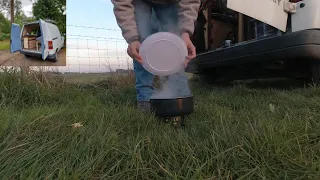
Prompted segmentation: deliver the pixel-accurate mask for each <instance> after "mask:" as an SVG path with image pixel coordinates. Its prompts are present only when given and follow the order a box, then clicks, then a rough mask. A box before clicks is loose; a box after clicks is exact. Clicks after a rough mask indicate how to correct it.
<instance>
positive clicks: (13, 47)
mask: <svg viewBox="0 0 320 180" xmlns="http://www.w3.org/2000/svg"><path fill="white" fill-rule="evenodd" d="M20 34H21V28H20V25H19V24H14V23H12V25H11V36H10V52H11V53H15V52H17V51H20V50H21V37H20Z"/></svg>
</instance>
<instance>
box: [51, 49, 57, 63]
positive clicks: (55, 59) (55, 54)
mask: <svg viewBox="0 0 320 180" xmlns="http://www.w3.org/2000/svg"><path fill="white" fill-rule="evenodd" d="M52 61H53V62H57V61H58V50H57V51H56V53H54V56H53V58H52Z"/></svg>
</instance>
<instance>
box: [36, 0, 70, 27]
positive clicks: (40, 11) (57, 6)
mask: <svg viewBox="0 0 320 180" xmlns="http://www.w3.org/2000/svg"><path fill="white" fill-rule="evenodd" d="M65 11H66V0H37V1H35V2H34V3H33V8H32V13H33V15H34V16H35V18H37V19H51V20H54V21H56V22H57V26H58V27H59V29H60V31H61V32H62V33H65V32H66V14H65Z"/></svg>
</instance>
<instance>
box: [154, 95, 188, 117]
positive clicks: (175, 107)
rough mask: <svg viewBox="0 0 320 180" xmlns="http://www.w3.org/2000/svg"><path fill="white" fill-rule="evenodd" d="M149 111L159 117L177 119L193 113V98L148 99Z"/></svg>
mask: <svg viewBox="0 0 320 180" xmlns="http://www.w3.org/2000/svg"><path fill="white" fill-rule="evenodd" d="M150 105H151V110H152V111H153V112H154V113H155V115H156V116H159V117H177V116H185V115H189V114H191V113H192V112H193V97H192V96H187V97H177V98H172V99H150Z"/></svg>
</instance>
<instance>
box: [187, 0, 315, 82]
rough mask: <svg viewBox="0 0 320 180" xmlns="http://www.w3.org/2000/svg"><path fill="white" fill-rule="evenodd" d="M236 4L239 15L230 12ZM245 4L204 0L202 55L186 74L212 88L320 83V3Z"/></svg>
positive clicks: (199, 35) (198, 36)
mask: <svg viewBox="0 0 320 180" xmlns="http://www.w3.org/2000/svg"><path fill="white" fill-rule="evenodd" d="M231 1H232V2H235V3H239V4H237V5H236V6H233V7H234V9H236V10H237V11H236V10H232V9H230V8H227V7H228V5H227V3H231ZM245 1H246V3H243V5H241V4H240V3H241V1H237V2H236V0H228V1H226V0H205V1H203V3H202V6H201V8H200V12H199V17H198V20H197V23H196V29H195V35H194V44H195V45H196V47H197V52H198V56H197V57H196V58H195V59H194V60H192V61H190V63H189V65H188V67H187V69H186V70H187V71H188V72H191V73H195V74H198V75H199V76H200V79H201V81H202V82H205V83H207V84H217V83H223V82H229V81H233V80H245V79H260V78H282V77H285V78H287V77H288V78H297V79H303V80H308V81H309V80H312V81H313V82H315V83H320V1H319V0H290V1H288V0H279V1H271V0H270V1H265V2H264V3H269V4H268V6H264V5H262V4H261V1H259V3H260V4H259V3H258V1H255V0H245ZM242 2H243V1H242ZM248 2H250V3H248ZM255 3H256V4H255ZM272 3H275V4H274V6H272ZM250 4H251V5H252V4H255V5H253V6H252V7H248V6H249V5H250ZM269 5H270V6H269ZM263 12H264V14H261V13H263ZM276 12H279V14H281V16H282V17H280V16H276V15H275V13H276ZM259 13H260V14H259ZM263 21H264V22H263ZM280 21H281V22H280ZM266 22H267V23H266ZM275 27H277V28H275Z"/></svg>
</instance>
